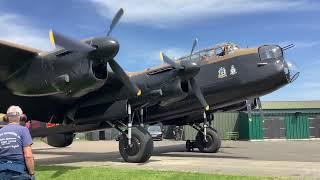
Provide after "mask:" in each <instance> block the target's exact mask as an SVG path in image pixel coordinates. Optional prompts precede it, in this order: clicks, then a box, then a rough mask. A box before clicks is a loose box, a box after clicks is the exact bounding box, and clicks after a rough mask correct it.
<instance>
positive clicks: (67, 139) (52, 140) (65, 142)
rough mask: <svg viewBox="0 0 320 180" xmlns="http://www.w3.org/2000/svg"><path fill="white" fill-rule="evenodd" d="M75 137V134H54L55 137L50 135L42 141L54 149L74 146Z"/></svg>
mask: <svg viewBox="0 0 320 180" xmlns="http://www.w3.org/2000/svg"><path fill="white" fill-rule="evenodd" d="M73 137H74V134H73V133H71V134H70V133H68V134H54V135H49V136H47V137H44V138H42V139H41V140H42V141H43V142H45V143H46V144H48V145H50V146H53V147H67V146H69V145H71V144H72V142H73Z"/></svg>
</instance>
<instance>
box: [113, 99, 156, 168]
mask: <svg viewBox="0 0 320 180" xmlns="http://www.w3.org/2000/svg"><path fill="white" fill-rule="evenodd" d="M135 112H136V111H134V113H135ZM138 116H139V114H138ZM133 119H134V117H133V115H132V114H131V106H130V105H128V124H127V125H125V124H123V123H120V122H118V124H116V125H114V124H112V126H113V127H114V128H116V129H118V130H119V131H120V132H121V135H120V137H119V152H120V155H121V156H122V158H123V160H124V161H126V162H129V163H144V162H146V161H148V160H149V158H150V156H151V154H152V152H153V140H152V137H151V135H150V134H149V132H148V131H147V130H146V129H145V128H143V110H140V116H139V118H138V119H139V121H140V122H139V123H140V126H139V125H137V126H133ZM121 127H122V128H124V130H123V129H122V128H121Z"/></svg>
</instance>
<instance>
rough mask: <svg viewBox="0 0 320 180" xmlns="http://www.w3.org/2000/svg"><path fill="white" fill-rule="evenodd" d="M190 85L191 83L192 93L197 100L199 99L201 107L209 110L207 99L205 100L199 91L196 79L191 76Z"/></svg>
mask: <svg viewBox="0 0 320 180" xmlns="http://www.w3.org/2000/svg"><path fill="white" fill-rule="evenodd" d="M190 85H191V88H192V90H193V92H194V94H195V95H196V97H197V98H198V100H199V101H200V103H201V105H202V107H203V108H204V109H205V110H206V111H209V109H210V107H209V105H208V103H207V101H206V100H205V98H204V96H203V94H202V92H201V89H200V87H199V86H198V84H197V82H196V80H195V79H194V78H191V79H190Z"/></svg>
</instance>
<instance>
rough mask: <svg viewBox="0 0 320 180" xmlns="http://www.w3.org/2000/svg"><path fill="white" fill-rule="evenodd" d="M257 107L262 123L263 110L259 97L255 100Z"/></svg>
mask: <svg viewBox="0 0 320 180" xmlns="http://www.w3.org/2000/svg"><path fill="white" fill-rule="evenodd" d="M257 105H258V108H259V113H260V117H261V118H262V121H263V120H264V113H263V109H262V104H261V100H260V98H259V97H258V98H257Z"/></svg>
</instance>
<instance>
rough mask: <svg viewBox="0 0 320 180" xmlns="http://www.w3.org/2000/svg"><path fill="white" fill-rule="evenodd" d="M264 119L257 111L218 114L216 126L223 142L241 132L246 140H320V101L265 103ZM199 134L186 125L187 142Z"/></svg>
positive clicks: (263, 105) (240, 134)
mask: <svg viewBox="0 0 320 180" xmlns="http://www.w3.org/2000/svg"><path fill="white" fill-rule="evenodd" d="M262 107H263V112H264V113H263V114H264V116H263V118H262V117H261V115H260V113H259V111H258V109H254V110H253V111H252V116H251V117H252V118H251V119H249V116H248V112H227V113H215V120H214V122H213V126H214V127H215V128H216V129H217V130H218V133H219V135H220V137H221V138H222V139H229V137H228V133H230V132H233V133H238V134H239V138H240V139H243V140H263V139H310V138H320V101H264V102H262ZM196 133H197V132H196V131H195V130H194V129H193V128H192V127H190V126H184V136H183V137H184V139H185V140H188V139H189V140H194V139H195V135H196Z"/></svg>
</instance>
